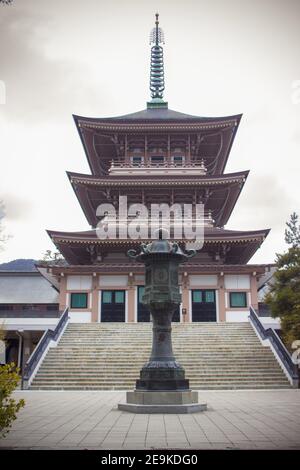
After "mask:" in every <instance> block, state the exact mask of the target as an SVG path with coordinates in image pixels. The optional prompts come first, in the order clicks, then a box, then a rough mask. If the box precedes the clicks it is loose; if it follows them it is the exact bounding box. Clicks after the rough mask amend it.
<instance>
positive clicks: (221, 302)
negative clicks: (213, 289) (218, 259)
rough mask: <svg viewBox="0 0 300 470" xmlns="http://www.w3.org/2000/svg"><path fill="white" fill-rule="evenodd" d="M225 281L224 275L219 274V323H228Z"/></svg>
mask: <svg viewBox="0 0 300 470" xmlns="http://www.w3.org/2000/svg"><path fill="white" fill-rule="evenodd" d="M224 282H225V279H224V274H223V275H222V274H219V276H218V294H219V295H218V298H219V305H218V308H219V321H220V322H225V321H226V303H225V285H224Z"/></svg>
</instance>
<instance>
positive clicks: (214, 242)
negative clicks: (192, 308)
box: [47, 229, 269, 264]
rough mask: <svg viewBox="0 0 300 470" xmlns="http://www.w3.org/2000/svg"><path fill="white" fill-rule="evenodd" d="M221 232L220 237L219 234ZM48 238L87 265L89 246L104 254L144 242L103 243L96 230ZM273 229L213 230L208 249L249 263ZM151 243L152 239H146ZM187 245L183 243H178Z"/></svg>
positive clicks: (68, 256)
mask: <svg viewBox="0 0 300 470" xmlns="http://www.w3.org/2000/svg"><path fill="white" fill-rule="evenodd" d="M218 231H219V234H218V233H217V232H218ZM47 233H48V235H49V236H50V238H51V239H52V241H53V243H54V244H55V245H56V247H57V248H58V250H59V251H60V252H61V253H62V255H63V256H64V257H65V259H66V260H67V262H68V263H70V264H72V263H73V264H87V256H88V254H87V247H89V246H92V245H93V246H98V247H99V248H102V249H103V250H104V251H106V250H107V249H109V250H111V249H118V248H119V249H121V250H122V249H126V250H127V249H128V248H130V247H133V246H139V245H140V243H141V240H131V239H127V240H121V239H115V240H101V239H99V238H97V236H96V233H95V231H94V230H90V231H87V232H56V231H51V230H49V231H47ZM268 233H269V229H266V230H257V231H251V232H239V231H233V230H222V229H219V230H218V229H213V233H211V232H209V231H208V232H207V233H206V234H205V240H204V250H210V249H214V247H215V248H216V247H217V246H223V245H225V246H228V247H229V252H228V254H227V255H226V256H227V258H228V262H231V263H233V264H238V263H247V262H248V261H249V260H250V259H251V258H252V256H253V255H254V253H255V252H256V251H257V249H258V248H259V247H260V245H261V243H262V242H263V241H264V239H265V237H266V236H267V235H268ZM143 241H144V242H147V241H148V242H150V241H151V240H150V239H149V240H143ZM175 241H177V242H179V243H184V241H182V240H175Z"/></svg>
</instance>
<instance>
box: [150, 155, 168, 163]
mask: <svg viewBox="0 0 300 470" xmlns="http://www.w3.org/2000/svg"><path fill="white" fill-rule="evenodd" d="M164 161H165V157H164V156H163V155H153V156H152V157H151V163H153V164H154V165H159V164H162V163H164Z"/></svg>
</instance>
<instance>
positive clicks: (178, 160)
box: [172, 155, 184, 166]
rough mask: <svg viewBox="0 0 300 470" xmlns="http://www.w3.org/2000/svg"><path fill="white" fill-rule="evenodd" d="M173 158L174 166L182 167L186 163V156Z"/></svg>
mask: <svg viewBox="0 0 300 470" xmlns="http://www.w3.org/2000/svg"><path fill="white" fill-rule="evenodd" d="M172 158H173V163H174V165H179V166H181V165H182V164H183V162H184V156H183V155H174V156H173V157H172Z"/></svg>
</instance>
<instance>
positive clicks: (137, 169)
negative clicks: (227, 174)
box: [108, 160, 207, 176]
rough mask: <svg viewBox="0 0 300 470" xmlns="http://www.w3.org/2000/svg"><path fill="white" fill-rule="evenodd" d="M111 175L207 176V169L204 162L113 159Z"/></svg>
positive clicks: (110, 169)
mask: <svg viewBox="0 0 300 470" xmlns="http://www.w3.org/2000/svg"><path fill="white" fill-rule="evenodd" d="M108 172H109V174H110V175H118V176H120V175H126V176H127V175H134V176H138V175H141V176H143V175H198V176H205V175H206V173H207V169H206V167H205V165H204V162H203V161H201V162H189V163H188V162H186V163H185V162H182V163H178V164H177V163H173V162H163V163H151V162H141V163H132V162H128V163H127V162H124V161H122V162H121V161H115V160H112V162H111V166H110V168H109V170H108Z"/></svg>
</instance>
